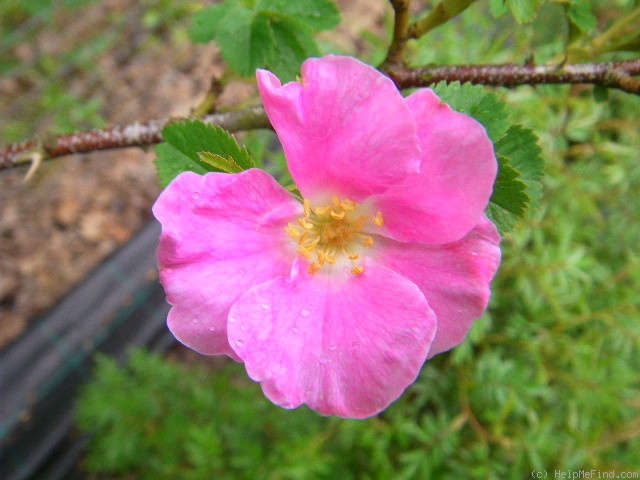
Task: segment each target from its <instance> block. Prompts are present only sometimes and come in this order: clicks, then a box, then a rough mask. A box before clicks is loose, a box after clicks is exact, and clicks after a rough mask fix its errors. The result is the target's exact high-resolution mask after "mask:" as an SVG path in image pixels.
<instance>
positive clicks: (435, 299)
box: [372, 217, 500, 357]
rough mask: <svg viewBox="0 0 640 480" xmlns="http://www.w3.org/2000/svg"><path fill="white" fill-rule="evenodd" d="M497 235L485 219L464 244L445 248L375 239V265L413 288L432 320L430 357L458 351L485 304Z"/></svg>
mask: <svg viewBox="0 0 640 480" xmlns="http://www.w3.org/2000/svg"><path fill="white" fill-rule="evenodd" d="M499 244H500V235H498V232H497V230H496V228H495V226H494V225H493V224H492V223H491V222H490V221H489V220H488V219H487V218H486V217H483V219H482V221H481V222H480V224H479V225H478V226H476V227H475V228H474V229H473V230H471V232H469V233H468V234H467V235H466V236H465V237H464V238H462V239H461V240H458V241H457V242H453V243H448V244H445V245H425V244H422V245H421V244H417V243H399V242H395V241H393V240H389V239H385V238H380V239H378V240H377V241H376V243H375V244H374V247H372V248H375V253H374V255H375V260H376V261H377V262H380V263H381V264H382V265H385V266H387V267H388V268H391V269H393V270H394V271H396V272H397V273H399V274H400V275H402V276H404V277H406V278H407V279H409V280H411V281H412V282H414V283H415V284H416V285H417V286H418V287H419V288H420V290H421V291H422V293H424V296H425V298H426V299H427V301H428V302H429V305H430V306H431V308H432V309H433V311H434V312H435V314H436V318H437V320H438V331H437V333H436V337H435V339H434V341H433V344H432V345H431V349H430V350H429V357H432V356H434V355H435V354H437V353H440V352H443V351H445V350H449V349H450V348H452V347H454V346H456V345H458V344H459V343H460V342H461V341H462V340H464V337H465V336H466V335H467V333H468V331H469V329H470V328H471V325H472V324H473V321H474V320H475V319H477V318H478V317H480V316H481V315H482V313H483V312H484V310H485V309H486V308H487V304H488V303H489V296H490V290H489V284H490V282H491V279H492V278H493V275H494V274H495V272H496V270H497V268H498V265H499V263H500V248H499Z"/></svg>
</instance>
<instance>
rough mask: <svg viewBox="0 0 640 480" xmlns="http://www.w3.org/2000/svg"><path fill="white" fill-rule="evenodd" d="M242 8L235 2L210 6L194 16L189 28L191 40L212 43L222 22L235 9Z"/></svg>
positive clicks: (232, 0)
mask: <svg viewBox="0 0 640 480" xmlns="http://www.w3.org/2000/svg"><path fill="white" fill-rule="evenodd" d="M237 8H238V9H239V8H242V7H240V6H238V5H237V2H236V1H235V0H229V1H227V2H224V3H218V4H213V5H209V6H208V7H206V8H204V9H202V10H200V11H199V12H197V13H196V14H195V15H194V16H193V23H192V25H191V27H189V35H190V36H191V40H193V41H194V42H199V43H206V42H210V41H211V40H213V39H214V38H215V37H216V34H217V33H218V30H219V26H220V22H221V20H222V19H223V18H224V17H225V16H226V15H227V14H228V13H230V12H232V11H234V10H235V9H237Z"/></svg>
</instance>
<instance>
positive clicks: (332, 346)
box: [329, 345, 338, 352]
mask: <svg viewBox="0 0 640 480" xmlns="http://www.w3.org/2000/svg"><path fill="white" fill-rule="evenodd" d="M337 348H338V345H331V346H330V347H329V350H330V351H332V352H333V351H334V350H336V349H337Z"/></svg>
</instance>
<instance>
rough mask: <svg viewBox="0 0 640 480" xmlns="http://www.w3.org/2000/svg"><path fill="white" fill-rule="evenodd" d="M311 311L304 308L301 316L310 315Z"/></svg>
mask: <svg viewBox="0 0 640 480" xmlns="http://www.w3.org/2000/svg"><path fill="white" fill-rule="evenodd" d="M310 313H311V312H309V310H307V309H306V308H303V309H302V310H300V316H301V317H308V316H309V314H310Z"/></svg>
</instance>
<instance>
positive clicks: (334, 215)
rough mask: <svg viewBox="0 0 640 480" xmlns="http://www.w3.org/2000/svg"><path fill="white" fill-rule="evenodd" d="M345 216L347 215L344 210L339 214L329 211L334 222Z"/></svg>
mask: <svg viewBox="0 0 640 480" xmlns="http://www.w3.org/2000/svg"><path fill="white" fill-rule="evenodd" d="M346 214H347V212H345V211H344V210H342V211H340V212H336V211H335V210H331V216H332V217H333V218H335V219H336V220H342V219H343V218H344V216H345V215H346Z"/></svg>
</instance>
